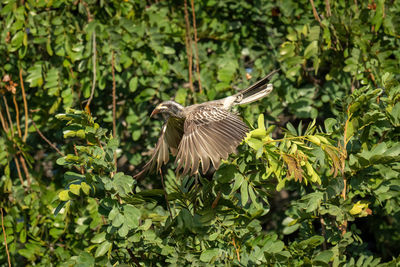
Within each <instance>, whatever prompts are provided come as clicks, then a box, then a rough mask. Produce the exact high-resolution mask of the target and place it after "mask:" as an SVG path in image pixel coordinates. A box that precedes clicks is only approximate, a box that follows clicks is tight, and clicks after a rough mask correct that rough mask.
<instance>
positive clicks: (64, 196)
mask: <svg viewBox="0 0 400 267" xmlns="http://www.w3.org/2000/svg"><path fill="white" fill-rule="evenodd" d="M58 198H59V199H60V200H61V201H67V200H70V197H69V190H62V191H61V192H60V193H58Z"/></svg>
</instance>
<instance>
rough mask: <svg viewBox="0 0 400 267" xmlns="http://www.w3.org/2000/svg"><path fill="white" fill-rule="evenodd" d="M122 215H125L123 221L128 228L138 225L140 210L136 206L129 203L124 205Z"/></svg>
mask: <svg viewBox="0 0 400 267" xmlns="http://www.w3.org/2000/svg"><path fill="white" fill-rule="evenodd" d="M124 216H125V222H126V224H127V226H128V227H129V228H130V229H134V228H137V227H139V220H140V217H141V212H140V210H139V209H138V208H136V207H134V206H132V205H129V204H127V205H125V206H124Z"/></svg>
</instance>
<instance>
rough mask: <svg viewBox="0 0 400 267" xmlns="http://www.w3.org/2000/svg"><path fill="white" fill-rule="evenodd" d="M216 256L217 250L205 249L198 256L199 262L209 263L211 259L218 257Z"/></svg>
mask: <svg viewBox="0 0 400 267" xmlns="http://www.w3.org/2000/svg"><path fill="white" fill-rule="evenodd" d="M218 254H219V249H217V248H213V249H207V250H204V251H203V252H202V253H201V254H200V260H201V261H202V262H211V261H212V260H213V258H216V257H217V256H218Z"/></svg>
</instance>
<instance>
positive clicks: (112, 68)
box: [111, 50, 117, 171]
mask: <svg viewBox="0 0 400 267" xmlns="http://www.w3.org/2000/svg"><path fill="white" fill-rule="evenodd" d="M111 73H112V79H113V88H112V98H113V99H112V105H113V138H114V139H115V138H116V136H117V125H116V109H117V102H116V90H117V89H116V88H117V86H116V82H115V54H114V50H113V51H112V54H111ZM114 164H115V171H117V152H116V151H114Z"/></svg>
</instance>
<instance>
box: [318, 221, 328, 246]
mask: <svg viewBox="0 0 400 267" xmlns="http://www.w3.org/2000/svg"><path fill="white" fill-rule="evenodd" d="M319 221H320V222H321V234H322V236H323V237H324V242H323V243H322V249H323V250H326V248H327V247H326V227H325V220H324V218H322V216H320V217H319Z"/></svg>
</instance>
